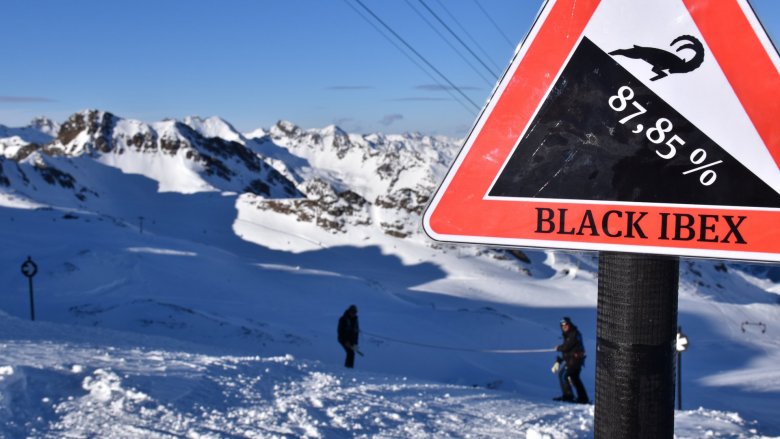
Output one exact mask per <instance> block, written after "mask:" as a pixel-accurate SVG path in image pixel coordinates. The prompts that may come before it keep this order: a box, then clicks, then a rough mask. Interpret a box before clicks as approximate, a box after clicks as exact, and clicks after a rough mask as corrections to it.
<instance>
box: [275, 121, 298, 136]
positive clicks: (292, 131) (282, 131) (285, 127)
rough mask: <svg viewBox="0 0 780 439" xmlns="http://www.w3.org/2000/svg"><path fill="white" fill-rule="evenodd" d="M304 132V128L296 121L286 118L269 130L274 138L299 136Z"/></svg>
mask: <svg viewBox="0 0 780 439" xmlns="http://www.w3.org/2000/svg"><path fill="white" fill-rule="evenodd" d="M302 133H303V130H302V129H301V128H300V127H299V126H298V125H295V124H294V123H292V122H290V121H286V120H280V121H278V122H276V125H274V126H272V127H271V129H270V130H269V134H270V135H271V136H272V137H274V138H279V137H297V136H300V135H301V134H302Z"/></svg>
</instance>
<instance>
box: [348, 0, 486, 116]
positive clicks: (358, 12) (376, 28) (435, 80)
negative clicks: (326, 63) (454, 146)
mask: <svg viewBox="0 0 780 439" xmlns="http://www.w3.org/2000/svg"><path fill="white" fill-rule="evenodd" d="M344 3H346V4H347V6H349V7H350V9H352V10H353V11H355V13H356V14H358V15H359V16H360V18H362V19H363V20H365V21H366V23H368V24H369V25H370V26H371V27H372V28H374V30H375V31H377V32H379V34H380V35H382V37H384V39H386V40H387V41H388V42H389V43H390V44H392V45H393V46H395V48H396V49H398V50H399V51H400V52H401V53H402V54H403V55H404V56H405V57H406V59H408V60H409V61H411V62H412V63H413V64H414V65H416V66H417V67H418V68H419V69H420V70H422V71H423V73H425V74H426V75H427V76H428V77H429V78H431V80H432V81H433V82H435V83H436V85H438V86H439V87H441V88H442V89H443V90H445V91H446V92H447V93H448V94H449V95H450V96H451V97H452V99H454V100H455V102H457V103H459V104H460V105H461V106H462V107H463V108H465V109H466V111H467V112H469V113H471V108H469V106H468V105H466V104H465V103H464V102H463V101H462V100H461V98H460V97H459V96H457V95H456V94H455V93H453V91H452V90H451V89H449V88H447V87H446V86H445V85H444V84H442V83H441V82H439V80H438V79H436V78H435V77H434V76H433V75H431V74H430V72H428V70H426V69H425V67H423V66H422V65H421V64H420V63H419V62H418V61H417V60H415V59H414V58H412V57H411V56H410V55H409V54H408V53H407V52H406V51H405V50H404V49H403V48H402V47H401V46H399V45H398V43H396V42H395V41H393V39H392V38H390V37H389V36H387V34H385V32H383V31H382V29H380V28H379V27H378V26H377V25H376V24H374V22H373V21H371V19H369V18H368V17H366V16H365V14H364V13H363V12H361V11H360V10H359V9H357V8H356V7H354V6H353V5H352V4H351V3H350V2H349V0H344Z"/></svg>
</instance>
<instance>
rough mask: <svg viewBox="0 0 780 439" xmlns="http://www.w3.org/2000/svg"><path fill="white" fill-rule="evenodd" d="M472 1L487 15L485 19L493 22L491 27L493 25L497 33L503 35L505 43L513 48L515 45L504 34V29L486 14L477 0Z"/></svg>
mask: <svg viewBox="0 0 780 439" xmlns="http://www.w3.org/2000/svg"><path fill="white" fill-rule="evenodd" d="M472 1H473V2H474V4H476V5H477V7H478V8H479V10H480V11H482V13H483V14H485V17H487V19H488V20H490V22H491V23H493V27H495V28H496V30H497V31H498V33H500V34H501V36H502V37H504V41H506V43H507V44H508V45H509V48H510V49H514V48H515V45H514V44H512V41H511V40H510V39H509V37H508V36H506V34H505V33H504V31H503V30H502V29H501V28H500V27H498V23H496V21H495V20H493V17H491V16H490V14H488V12H487V11H486V10H485V8H483V7H482V5H481V4H480V3H479V1H478V0H472Z"/></svg>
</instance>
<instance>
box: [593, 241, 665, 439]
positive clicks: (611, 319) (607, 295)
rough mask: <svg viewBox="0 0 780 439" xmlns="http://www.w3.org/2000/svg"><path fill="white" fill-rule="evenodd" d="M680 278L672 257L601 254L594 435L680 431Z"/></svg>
mask: <svg viewBox="0 0 780 439" xmlns="http://www.w3.org/2000/svg"><path fill="white" fill-rule="evenodd" d="M678 280H679V259H678V258H677V257H674V256H659V255H643V254H632V253H614V252H601V253H600V254H599V284H598V323H597V328H596V336H597V339H596V409H595V420H594V428H595V431H594V436H595V437H599V438H646V439H652V438H671V437H673V436H674V359H675V345H674V341H675V335H676V333H677V285H678Z"/></svg>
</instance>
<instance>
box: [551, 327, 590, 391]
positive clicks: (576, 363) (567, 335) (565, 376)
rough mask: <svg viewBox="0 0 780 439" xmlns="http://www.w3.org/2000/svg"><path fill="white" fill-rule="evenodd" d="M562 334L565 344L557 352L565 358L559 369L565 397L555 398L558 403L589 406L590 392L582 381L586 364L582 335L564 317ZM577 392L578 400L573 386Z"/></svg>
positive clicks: (559, 346)
mask: <svg viewBox="0 0 780 439" xmlns="http://www.w3.org/2000/svg"><path fill="white" fill-rule="evenodd" d="M561 333H562V334H563V343H562V344H560V345H558V346H556V347H555V350H556V351H558V352H560V353H561V356H562V357H563V359H562V363H563V364H561V365H560V368H559V369H558V381H559V382H560V384H561V392H563V395H561V396H559V397H557V398H554V399H555V400H556V401H568V402H577V403H581V404H587V403H588V402H590V400H589V399H588V392H587V391H585V386H584V385H583V384H582V380H580V371H581V370H582V365H583V363H584V362H585V346H584V345H583V344H582V334H580V331H579V330H578V329H577V327H576V326H575V325H574V323H572V321H571V319H570V318H568V317H564V318H562V319H561ZM572 385H573V386H574V388H575V389H576V390H577V399H574V394H573V393H572V390H571V386H572Z"/></svg>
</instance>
